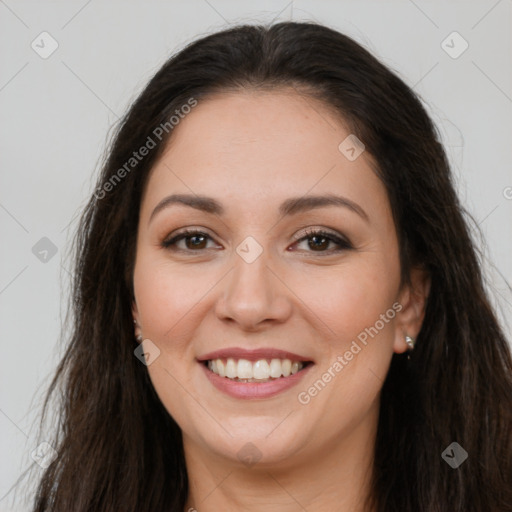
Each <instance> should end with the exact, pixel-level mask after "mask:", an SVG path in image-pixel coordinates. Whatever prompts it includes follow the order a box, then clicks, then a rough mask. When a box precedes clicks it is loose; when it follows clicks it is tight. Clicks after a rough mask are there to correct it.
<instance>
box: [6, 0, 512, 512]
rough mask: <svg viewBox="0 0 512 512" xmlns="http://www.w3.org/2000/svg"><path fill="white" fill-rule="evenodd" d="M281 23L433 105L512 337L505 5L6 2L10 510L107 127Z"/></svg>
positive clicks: (30, 445) (511, 100)
mask: <svg viewBox="0 0 512 512" xmlns="http://www.w3.org/2000/svg"><path fill="white" fill-rule="evenodd" d="M271 20H275V21H284V20H295V21H299V20H314V21H318V22H321V23H325V24H327V25H329V26H331V27H332V28H335V29H338V30H340V31H342V32H345V33H346V34H348V35H349V36H352V37H354V38H355V39H356V40H357V41H359V42H360V43H362V44H363V45H364V46H366V47H367V48H368V49H370V51H372V52H373V53H374V54H375V55H376V56H377V57H378V58H380V59H381V60H382V61H383V62H384V63H385V64H387V65H388V66H389V67H390V68H392V69H393V70H395V71H396V72H397V73H398V74H399V76H401V78H402V79H403V80H404V81H405V82H406V83H407V84H409V85H410V86H411V87H413V89H414V90H415V91H416V92H417V93H418V94H419V95H420V96H421V97H422V99H423V101H424V103H425V105H426V107H427V108H428V110H429V112H430V113H431V115H432V117H433V119H434V120H435V122H436V123H437V125H438V126H439V129H440V131H441V133H442V135H443V139H444V143H445V146H446V149H447V151H448V154H449V157H450V160H451V162H452V166H453V172H454V174H455V177H456V182H457V187H458V191H459V194H460V197H461V200H462V202H463V204H464V206H465V207H466V208H467V210H468V211H469V212H470V213H471V214H472V216H473V217H474V218H475V220H476V222H477V224H478V226H479V228H480V229H481V231H482V233H483V235H484V240H480V241H479V243H478V246H479V248H480V249H481V250H482V252H483V257H484V267H485V271H486V273H487V276H488V279H489V289H490V293H491V296H492V300H493V302H494V304H495V306H496V307H497V308H498V311H499V315H500V318H501V319H502V321H503V322H504V323H505V329H506V331H507V333H508V334H509V335H510V332H511V329H510V323H507V322H509V320H508V319H509V318H510V317H511V315H510V313H511V312H512V294H511V292H510V286H509V285H508V284H507V283H510V282H511V281H512V258H511V257H510V255H511V253H512V230H511V225H512V222H511V220H512V173H511V167H510V164H511V158H510V157H511V154H510V146H511V141H512V115H511V114H512V85H511V84H512V78H511V70H512V66H511V63H512V48H511V1H510V0H499V1H497V0H489V1H487V0H480V1H467V0H466V1H462V0H458V1H446V0H439V1H421V0H415V1H414V2H413V1H412V0H411V1H410V0H401V1H394V2H391V1H382V0H381V1H375V2H369V1H340V0H338V1H299V0H297V1H293V2H288V1H287V0H284V1H277V0H276V1H260V2H254V1H252V2H248V1H224V0H209V1H206V0H190V1H187V2H178V1H166V2H156V1H137V2H133V1H132V2H130V1H123V2H116V1H108V2H101V1H100V0H89V1H86V0H82V1H79V2H75V1H58V2H49V1H37V2H26V1H15V0H4V1H0V34H1V36H0V37H1V43H2V44H1V45H0V118H1V120H2V121H1V124H0V125H1V127H0V130H1V132H0V161H1V167H0V169H1V177H0V229H1V245H0V247H1V249H0V261H1V266H0V312H1V313H0V314H1V317H0V320H1V322H0V333H1V334H0V338H1V342H0V343H1V349H2V358H1V360H0V361H1V362H0V364H1V376H0V379H1V381H0V432H1V435H0V446H1V456H0V460H1V471H0V511H10V510H16V511H23V510H28V508H26V507H23V506H22V505H21V504H19V503H18V504H16V503H13V496H14V490H15V489H14V484H15V482H16V480H17V478H18V477H19V475H20V474H21V472H22V471H23V470H24V469H25V468H27V467H28V466H30V465H32V464H35V463H34V462H33V461H32V459H31V457H30V454H31V452H32V450H34V448H35V447H36V441H37V440H36V433H37V430H36V426H37V425H36V424H35V423H34V422H35V420H36V419H37V417H38V414H39V413H40V405H41V397H42V394H43V392H44V390H45V389H46V387H47V386H48V383H49V379H50V377H51V375H52V372H53V371H54V370H55V367H56V364H57V361H58V359H59V357H60V355H61V354H62V351H63V350H64V348H63V344H62V343H61V342H60V341H59V337H60V332H61V323H62V322H63V318H64V313H65V311H66V308H67V301H68V286H69V278H70V271H71V262H70V261H69V256H68V252H67V251H68V248H69V242H70V239H71V237H72V235H73V233H74V229H75V228H76V220H77V217H78V216H79V214H80V211H81V208H83V206H84V204H85V202H86V200H87V198H88V197H89V196H90V194H91V193H92V190H93V184H94V180H95V178H96V176H97V172H98V164H99V161H100V158H101V156H102V153H103V151H104V148H105V141H106V138H107V134H108V131H109V128H110V127H111V126H112V125H113V124H114V123H115V122H116V120H117V119H118V118H119V117H120V116H121V115H122V114H123V113H124V112H125V110H126V108H127V107H128V105H129V104H130V102H131V101H133V99H134V98H135V97H136V95H137V94H138V92H140V90H141V88H142V87H143V86H144V85H145V83H146V82H147V81H148V79H149V78H150V77H151V76H152V75H153V74H154V72H155V71H156V70H157V69H158V68H159V67H160V65H161V64H162V63H163V62H164V60H166V59H167V58H168V56H169V55H170V54H171V53H173V52H174V51H176V50H177V49H178V48H181V47H182V46H183V45H184V44H186V43H188V42H190V41H192V40H193V39H196V38H197V37H200V36H202V35H206V34H207V33H210V32H212V31H214V30H218V29H221V28H225V27H227V26H229V25H232V24H236V23H242V22H246V23H255V22H269V21H271ZM42 32H46V33H47V34H43V35H41V33H42ZM454 32H456V34H454ZM41 41H42V42H41ZM56 45H58V46H56ZM466 45H467V48H466ZM54 47H56V49H55V51H54V52H53V53H52V54H51V55H49V56H48V55H46V54H45V52H46V53H48V52H50V51H51V50H52V49H53V48H54ZM464 49H465V51H463V50H464ZM43 57H46V58H43ZM35 470H36V471H35V473H34V474H35V475H37V474H39V473H38V471H39V472H40V471H42V470H41V469H39V467H37V468H35ZM33 480H34V479H33ZM9 491H10V492H9ZM6 495H7V496H6Z"/></svg>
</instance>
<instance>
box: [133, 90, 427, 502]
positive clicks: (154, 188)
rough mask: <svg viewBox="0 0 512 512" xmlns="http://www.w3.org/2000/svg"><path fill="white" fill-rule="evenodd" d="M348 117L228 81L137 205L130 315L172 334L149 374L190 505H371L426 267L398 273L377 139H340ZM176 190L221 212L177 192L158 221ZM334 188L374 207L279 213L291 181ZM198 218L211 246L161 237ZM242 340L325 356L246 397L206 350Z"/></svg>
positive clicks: (153, 336)
mask: <svg viewBox="0 0 512 512" xmlns="http://www.w3.org/2000/svg"><path fill="white" fill-rule="evenodd" d="M349 134H350V131H349V130H348V129H347V128H346V127H345V125H344V123H343V122H342V120H341V119H340V118H339V116H338V115H336V114H334V113H333V112H331V111H330V110H329V109H328V107H326V106H324V105H323V104H322V103H319V102H317V101H316V100H314V99H311V98H309V97H303V96H301V95H299V94H298V93H297V92H295V91H292V90H286V89H283V90H279V91H272V92H263V91H257V90H251V91H248V90H247V91H243V92H227V93H222V94H217V95H215V96H212V97H210V98H208V99H203V100H202V101H201V102H200V103H199V104H198V106H196V107H195V108H194V109H193V110H192V111H191V113H190V114H188V115H187V116H186V117H185V118H184V119H183V120H182V121H180V124H179V125H178V126H177V127H175V128H174V131H173V136H172V138H171V140H170V142H169V144H168V148H167V149H166V151H165V153H164V155H163V156H162V157H161V158H160V160H159V162H158V163H157V164H156V165H155V166H154V168H153V169H152V172H151V174H150V177H149V180H148V183H147V188H146V190H145V193H144V196H143V200H142V203H141V209H140V222H139V228H138V240H137V254H136V264H135V269H134V276H133V279H134V289H135V300H134V302H133V315H134V319H135V320H136V322H137V323H136V334H142V336H143V338H144V339H149V340H151V342H152V343H154V345H156V346H157V347H158V349H159V350H160V355H159V356H158V357H157V358H156V359H155V360H154V362H153V363H152V364H150V365H148V371H149V375H150V378H151V381H152V383H153V385H154V387H155V390H156V392H157V393H158V396H159V397H160V399H161V401H162V403H163V404H164V406H165V407H166V409H167V410H168V411H169V413H170V414H171V415H172V416H173V417H174V419H175V420H176V421H177V423H178V424H179V425H180V427H181V429H182V431H183V437H184V449H185V456H186V461H187V470H188V474H189V480H190V494H189V500H188V503H187V507H186V509H185V510H189V509H190V508H195V509H197V510H198V511H199V512H209V511H218V510H225V511H235V510H236V511H238V510H248V511H256V510H263V509H264V510H266V511H274V510H276V511H277V510H279V511H281V512H282V511H285V512H287V511H290V512H291V511H299V510H304V509H307V510H308V511H320V510H322V511H323V510H340V511H358V510H363V508H362V500H363V498H364V497H365V496H366V494H367V493H368V490H369V487H368V478H369V475H370V469H371V466H372V463H373V446H374V439H375V433H376V427H377V419H378V407H379V398H380V390H381V387H382V384H383V381H384V379H385V376H386V373H387V371H388V367H389V363H390V360H391V357H392V355H393V352H396V353H401V352H404V351H405V350H406V349H407V345H406V343H405V340H404V336H405V334H408V335H410V336H412V337H413V338H414V337H416V336H417V334H418V332H419V330H420V327H421V322H422V320H423V312H424V303H425V297H426V295H427V294H428V286H429V283H428V279H427V278H426V277H425V276H424V275H423V274H422V273H421V272H420V271H419V270H418V271H416V270H415V271H413V273H412V276H411V278H412V287H402V288H401V287H400V263H399V252H398V242H397V235H396V230H395V226H394V223H393V219H392V216H391V209H390V205H389V200H388V197H387V194H386V190H385V188H384V186H383V184H382V182H381V181H380V180H379V179H378V177H377V176H376V175H375V173H374V172H373V171H372V168H371V163H372V160H371V157H370V155H369V154H367V152H363V154H362V155H361V156H360V157H359V158H357V159H356V160H355V161H349V160H348V159H347V158H346V157H345V156H344V155H343V154H342V153H341V152H340V150H339V149H338V146H339V144H340V142H342V141H343V140H344V139H345V138H346V137H347V136H348V135H349ZM177 193H183V194H191V193H192V194H198V195H206V196H211V197H213V198H215V199H217V200H218V201H219V202H221V203H222V205H223V206H224V208H225V210H226V211H225V214H224V215H223V216H218V215H212V214H209V213H205V212H201V211H199V210H195V209H193V208H191V207H188V206H183V205H172V206H170V207H168V208H166V209H164V210H162V211H160V212H159V213H158V214H157V215H156V216H155V217H154V218H153V219H152V220H151V222H149V219H150V215H151V212H152V211H153V209H154V208H155V206H156V205H157V204H158V203H159V202H160V201H161V200H162V199H163V198H164V197H166V196H168V195H170V194H177ZM328 193H336V194H339V195H342V196H344V197H346V198H349V199H350V200H351V201H353V202H355V203H357V204H358V205H359V206H360V207H361V208H362V209H363V210H364V211H365V212H366V214H367V216H368V219H369V220H368V221H366V220H364V219H363V218H362V217H361V216H359V215H358V214H357V213H355V212H353V211H352V210H351V209H349V208H346V207H339V206H334V207H333V206H330V207H323V208H318V209H314V210H310V211H306V212H301V213H298V214H296V215H293V216H290V217H284V218H282V217H280V216H279V213H278V206H279V205H280V204H281V202H282V201H284V200H286V199H288V198H290V197H301V196H304V195H306V194H307V195H313V194H314V195H317V194H318V195H323V194H328ZM187 227H188V228H197V229H199V230H201V231H203V232H206V233H207V234H208V235H209V237H210V238H207V239H206V240H203V242H202V244H200V247H201V248H200V249H196V248H194V247H195V246H194V245H193V243H191V242H193V240H192V241H191V240H190V238H189V239H188V245H187V240H183V239H182V240H181V241H179V242H177V244H178V247H179V248H181V249H182V251H181V252H180V251H176V250H175V251H173V250H172V249H165V248H163V247H162V246H161V244H162V242H163V241H164V240H166V239H169V238H170V235H173V234H174V233H176V232H177V231H178V230H179V229H181V228H187ZM305 228H324V229H327V230H329V231H334V232H336V233H338V234H339V235H340V236H342V237H347V238H348V239H349V240H350V242H351V243H352V245H353V249H345V250H341V251H339V252H335V251H334V249H336V248H337V245H336V243H335V242H330V243H329V245H327V244H324V245H322V244H321V243H320V245H321V248H320V249H317V250H315V248H316V246H315V244H314V243H312V240H311V238H309V239H307V238H306V239H304V240H302V241H299V242H297V241H296V239H294V236H295V235H297V239H298V238H302V237H303V236H305V234H304V230H305ZM248 236H252V237H253V238H254V239H255V240H257V242H258V243H259V244H260V246H261V248H262V249H263V252H262V253H261V255H260V256H259V257H258V258H257V259H256V260H255V261H254V262H252V263H250V264H249V263H247V262H246V261H244V259H242V258H241V257H240V256H239V255H238V253H237V252H236V248H237V246H238V245H239V244H240V243H241V242H242V241H243V240H244V239H245V238H246V237H248ZM320 238H321V237H320ZM308 240H309V244H308ZM195 241H196V243H197V239H196V240H195ZM317 243H318V242H317ZM293 249H295V250H293ZM186 251H188V252H186ZM322 251H323V252H322ZM396 302H398V303H399V304H400V305H401V307H402V309H401V310H400V311H399V312H398V313H397V314H396V316H394V318H393V319H390V320H389V321H388V322H386V323H385V325H384V327H383V328H382V329H381V330H379V332H378V334H377V335H375V336H374V337H373V338H368V343H367V345H366V346H362V350H361V351H360V352H358V353H357V354H356V355H355V356H354V358H353V359H352V360H351V361H349V362H348V364H347V365H346V366H344V368H343V370H342V371H340V372H338V373H336V372H334V373H335V375H336V376H335V377H334V378H332V379H331V380H330V382H328V384H327V385H326V386H325V387H324V388H323V389H322V390H321V391H320V392H318V394H316V396H314V397H312V398H311V400H310V401H309V403H307V404H303V403H300V402H299V400H298V394H299V393H300V392H304V391H307V390H308V388H309V387H310V386H311V385H312V384H313V383H314V382H315V381H318V379H320V378H321V377H322V375H323V374H324V373H325V372H326V371H328V368H330V367H331V368H332V366H333V363H334V362H335V361H336V360H337V357H338V356H340V355H341V356H343V355H344V354H345V353H346V352H347V350H349V349H350V346H351V343H352V341H353V340H356V339H357V336H358V334H360V333H361V332H362V331H364V329H365V328H367V327H369V326H374V325H375V323H376V321H377V320H379V318H381V316H380V315H382V314H385V313H386V311H387V310H389V309H390V308H391V307H392V304H393V303H396ZM144 343H145V344H146V343H147V342H146V341H145V342H144ZM235 346H237V347H243V348H248V349H252V348H262V347H264V348H268V347H276V348H280V349H283V350H288V351H291V352H295V353H298V354H301V355H304V356H307V357H308V359H310V360H312V361H314V362H315V364H314V366H313V367H312V368H311V369H310V371H309V372H308V373H307V374H306V375H305V377H304V378H303V379H302V380H301V381H300V382H299V383H298V384H297V385H296V386H294V387H292V388H291V389H289V390H287V391H285V392H283V393H281V394H279V395H277V396H274V397H272V398H267V399H259V400H241V399H236V398H232V397H230V396H227V395H225V394H223V393H222V392H221V391H219V390H217V389H216V388H215V387H213V386H212V384H210V382H209V381H208V379H207V378H206V377H205V375H204V371H203V369H202V368H201V367H200V365H199V363H198V362H197V360H196V358H197V357H199V356H201V355H203V354H206V353H208V352H211V351H213V350H217V349H221V348H227V347H235ZM331 373H332V370H331ZM246 443H252V444H253V445H254V446H255V447H256V448H257V453H258V457H261V458H260V459H259V460H258V461H257V462H256V463H255V464H253V465H247V464H245V463H244V462H242V461H240V460H239V458H238V456H237V454H238V452H239V451H240V450H241V449H242V447H244V445H246Z"/></svg>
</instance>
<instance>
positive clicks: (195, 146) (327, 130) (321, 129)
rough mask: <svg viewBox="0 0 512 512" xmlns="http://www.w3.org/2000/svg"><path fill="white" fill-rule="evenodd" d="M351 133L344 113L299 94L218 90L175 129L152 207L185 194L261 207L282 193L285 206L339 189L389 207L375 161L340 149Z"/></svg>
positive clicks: (152, 180)
mask: <svg viewBox="0 0 512 512" xmlns="http://www.w3.org/2000/svg"><path fill="white" fill-rule="evenodd" d="M350 135H351V134H350V130H349V128H348V127H347V126H346V124H345V123H344V121H343V119H342V118H341V117H340V116H339V115H338V114H337V113H335V112H334V111H333V110H332V109H330V108H328V107H327V106H326V105H324V104H323V103H322V102H320V101H318V100H316V99H314V98H312V97H308V96H304V95H301V94H298V93H297V92H295V91H294V90H293V89H292V90H279V91H272V92H268V91H243V92H226V93H218V94H215V95H214V96H211V97H209V98H207V99H203V100H201V101H199V103H198V105H197V106H196V107H194V108H193V109H192V110H191V112H190V113H189V114H187V115H186V116H184V117H183V118H182V119H181V120H180V122H179V124H178V125H176V126H175V127H174V129H173V132H172V134H171V138H170V140H169V142H168V145H167V148H166V150H165V152H164V154H163V155H162V157H161V158H160V160H159V161H158V162H157V163H156V165H155V166H154V168H153V170H152V172H151V174H150V177H149V182H148V186H147V189H146V197H145V202H146V203H151V204H152V205H153V206H154V204H156V202H158V201H159V200H160V199H161V198H162V197H164V196H165V195H167V194H168V193H172V192H176V193H180V192H183V193H189V194H190V193H196V194H201V195H209V196H216V197H224V198H226V199H229V200H230V201H233V200H234V201H237V200H238V201H239V202H242V203H243V204H244V206H245V208H251V207H254V208H255V209H256V210H258V209H259V210H261V207H262V205H264V206H267V205H269V204H270V202H271V201H272V198H273V197H274V196H275V198H276V201H279V202H281V200H283V199H285V198H287V197H290V196H302V195H305V194H307V193H308V192H314V193H327V192H339V193H344V194H345V195H351V196H352V198H353V199H354V200H358V201H361V202H367V203H368V202H372V201H373V203H381V205H382V206H384V207H385V203H386V199H387V198H386V194H385V190H384V187H383V185H382V183H381V182H380V180H379V179H378V178H377V176H376V175H375V173H374V172H373V170H372V164H373V161H372V160H371V157H370V156H369V155H367V154H365V153H364V152H363V154H362V155H361V156H360V157H359V158H357V159H356V160H354V161H350V160H349V159H347V158H346V156H344V154H343V153H342V152H341V151H340V149H339V146H340V143H342V142H343V141H344V140H346V139H347V137H348V136H350ZM365 197H366V201H365ZM145 213H146V215H147V214H148V213H147V212H145Z"/></svg>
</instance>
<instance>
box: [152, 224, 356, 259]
mask: <svg viewBox="0 0 512 512" xmlns="http://www.w3.org/2000/svg"><path fill="white" fill-rule="evenodd" d="M197 235H200V236H203V237H207V238H210V239H211V237H210V236H209V235H208V233H204V232H203V231H199V230H194V229H185V230H184V231H182V232H180V233H178V234H177V235H175V236H173V237H172V238H171V239H169V240H164V241H163V242H162V244H161V245H162V247H163V248H164V249H168V250H172V251H180V252H201V251H204V250H206V249H198V250H197V251H194V250H191V249H177V248H176V247H175V245H176V243H177V242H179V241H180V240H183V239H186V238H189V237H192V236H197ZM314 236H319V237H322V238H326V239H327V240H328V241H330V242H334V243H335V244H336V245H338V247H339V248H338V249H335V250H332V249H331V250H327V251H308V252H313V253H315V252H317V253H318V254H319V255H322V253H323V254H333V253H338V252H341V251H344V250H349V249H353V246H352V244H351V243H350V242H349V241H348V240H345V239H343V238H340V237H339V236H337V235H335V234H334V233H331V232H329V231H325V230H323V229H308V230H306V231H305V232H304V234H303V236H301V237H300V238H297V239H296V240H295V241H294V243H298V242H302V241H304V240H307V239H309V238H313V237H314Z"/></svg>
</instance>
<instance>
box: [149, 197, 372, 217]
mask: <svg viewBox="0 0 512 512" xmlns="http://www.w3.org/2000/svg"><path fill="white" fill-rule="evenodd" d="M176 204H178V205H184V206H189V207H190V208H195V209H196V210H200V211H203V212H206V213H209V214H212V215H219V216H222V215H224V213H225V209H224V207H223V206H222V205H221V203H219V202H218V201H217V200H216V199H214V198H213V197H206V196H198V195H191V194H172V195H170V196H167V197H164V198H163V199H162V200H161V201H160V202H159V203H158V204H157V205H156V207H155V209H154V210H153V212H152V213H151V215H150V217H149V221H148V224H149V223H150V222H151V220H152V219H153V218H154V217H155V215H156V214H157V213H159V212H160V211H162V210H164V209H166V208H169V207H170V206H172V205H176ZM326 206H338V207H343V208H348V209H349V210H351V211H352V212H354V213H356V214H357V215H359V216H360V217H361V218H363V219H364V220H365V221H366V222H369V220H370V219H369V217H368V214H367V213H366V212H365V211H364V210H363V209H362V208H361V207H360V206H359V205H358V204H357V203H355V202H354V201H351V200H350V199H348V198H346V197H342V196H338V195H335V194H326V195H321V196H320V195H316V196H315V195H310V196H302V197H292V198H290V199H286V201H283V203H281V205H280V206H279V213H280V215H281V216H282V217H286V216H291V215H296V214H298V213H301V212H304V211H308V210H313V209H315V208H324V207H326Z"/></svg>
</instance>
